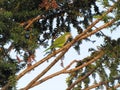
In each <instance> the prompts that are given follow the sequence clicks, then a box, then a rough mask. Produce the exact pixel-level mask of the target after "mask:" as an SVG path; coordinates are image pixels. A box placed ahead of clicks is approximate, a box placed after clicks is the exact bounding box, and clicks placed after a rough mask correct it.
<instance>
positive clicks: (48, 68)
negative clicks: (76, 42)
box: [21, 49, 68, 90]
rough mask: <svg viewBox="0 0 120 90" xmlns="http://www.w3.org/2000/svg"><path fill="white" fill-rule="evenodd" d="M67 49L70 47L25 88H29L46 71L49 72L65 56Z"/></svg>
mask: <svg viewBox="0 0 120 90" xmlns="http://www.w3.org/2000/svg"><path fill="white" fill-rule="evenodd" d="M67 50H68V49H65V50H64V51H63V52H61V54H60V55H58V56H57V57H56V59H55V60H54V61H53V62H52V63H51V64H50V65H49V66H48V67H47V68H45V69H44V70H43V71H42V72H41V73H40V74H39V75H38V76H37V77H35V78H34V79H33V80H32V81H31V82H30V83H29V84H28V85H27V86H26V87H25V88H24V89H23V90H28V89H29V88H30V87H31V86H32V85H33V84H34V83H35V82H36V81H37V80H38V79H40V78H41V77H42V76H43V75H44V74H45V73H47V72H48V71H49V70H50V69H51V68H52V67H53V66H54V65H55V64H56V63H57V62H58V61H59V60H60V59H61V58H62V57H63V56H64V54H65V53H66V52H67ZM21 90H22V89H21Z"/></svg>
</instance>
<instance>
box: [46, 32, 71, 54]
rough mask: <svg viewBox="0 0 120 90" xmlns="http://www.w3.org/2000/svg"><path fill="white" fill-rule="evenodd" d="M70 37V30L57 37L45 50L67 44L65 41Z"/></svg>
mask: <svg viewBox="0 0 120 90" xmlns="http://www.w3.org/2000/svg"><path fill="white" fill-rule="evenodd" d="M70 37H71V33H70V32H66V33H65V34H63V35H62V36H60V37H58V38H57V39H55V41H54V42H53V44H52V45H51V46H50V47H49V48H47V49H46V50H45V51H48V50H49V49H53V48H61V47H62V46H64V45H65V43H66V42H67V40H68V39H69V38H70ZM45 51H44V52H45Z"/></svg>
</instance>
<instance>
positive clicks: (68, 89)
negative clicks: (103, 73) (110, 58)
mask: <svg viewBox="0 0 120 90" xmlns="http://www.w3.org/2000/svg"><path fill="white" fill-rule="evenodd" d="M95 70H96V68H94V69H92V70H91V71H90V72H88V73H87V74H86V75H85V76H83V77H81V78H78V79H77V80H76V81H75V82H74V83H73V84H71V85H70V86H69V87H68V88H67V89H66V90H71V89H72V88H73V87H74V86H75V85H76V84H78V83H79V82H81V81H82V80H84V79H86V78H87V77H88V76H89V75H91V74H92V73H93V72H94V71H95Z"/></svg>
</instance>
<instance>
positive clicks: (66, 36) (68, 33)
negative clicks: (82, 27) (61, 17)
mask: <svg viewBox="0 0 120 90" xmlns="http://www.w3.org/2000/svg"><path fill="white" fill-rule="evenodd" d="M71 37H72V35H71V33H70V32H66V33H65V38H66V40H68V39H69V38H71Z"/></svg>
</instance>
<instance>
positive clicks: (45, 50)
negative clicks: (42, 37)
mask: <svg viewBox="0 0 120 90" xmlns="http://www.w3.org/2000/svg"><path fill="white" fill-rule="evenodd" d="M49 49H51V48H47V49H46V50H44V51H43V52H46V51H48V50H49Z"/></svg>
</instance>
